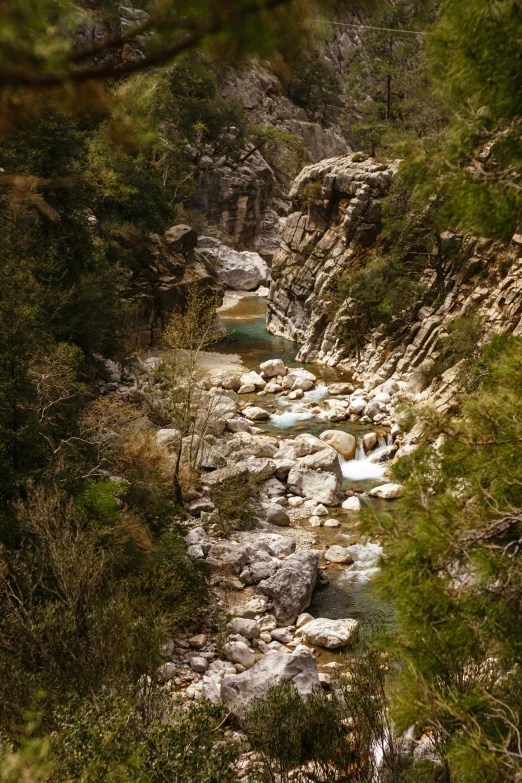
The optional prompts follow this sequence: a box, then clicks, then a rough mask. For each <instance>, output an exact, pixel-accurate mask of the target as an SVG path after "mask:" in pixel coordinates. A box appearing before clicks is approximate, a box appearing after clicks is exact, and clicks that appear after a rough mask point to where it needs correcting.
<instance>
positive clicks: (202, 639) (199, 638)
mask: <svg viewBox="0 0 522 783" xmlns="http://www.w3.org/2000/svg"><path fill="white" fill-rule="evenodd" d="M188 642H189V645H190V646H191V647H194V649H196V650H201V648H202V647H204V646H205V645H206V643H207V636H206V634H204V633H197V634H196V635H195V636H192V637H191V638H190V639H189V640H188Z"/></svg>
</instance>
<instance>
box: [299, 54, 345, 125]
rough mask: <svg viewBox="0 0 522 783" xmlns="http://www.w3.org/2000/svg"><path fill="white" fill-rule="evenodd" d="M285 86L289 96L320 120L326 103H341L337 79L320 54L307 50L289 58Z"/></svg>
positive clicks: (323, 114) (336, 105)
mask: <svg viewBox="0 0 522 783" xmlns="http://www.w3.org/2000/svg"><path fill="white" fill-rule="evenodd" d="M285 87H286V92H287V95H288V97H289V98H290V100H292V101H293V102H294V103H296V104H297V105H298V106H302V107H303V108H304V109H306V111H307V113H308V114H309V116H310V118H313V119H318V120H321V119H322V120H324V118H325V113H326V111H327V109H328V107H329V106H335V107H338V106H339V105H340V104H341V101H340V98H339V96H340V92H341V88H340V84H339V79H338V77H337V75H336V73H335V71H334V69H333V68H332V66H331V65H329V64H328V63H327V62H325V58H324V55H321V54H315V53H310V54H307V55H304V56H301V57H300V58H299V59H297V60H296V61H295V62H293V63H292V66H291V76H290V78H289V79H288V80H287V81H286V84H285Z"/></svg>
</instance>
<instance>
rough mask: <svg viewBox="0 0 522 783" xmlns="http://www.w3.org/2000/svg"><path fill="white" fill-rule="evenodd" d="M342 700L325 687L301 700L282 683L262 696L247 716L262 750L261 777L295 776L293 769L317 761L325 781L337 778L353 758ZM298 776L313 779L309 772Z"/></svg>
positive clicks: (250, 732)
mask: <svg viewBox="0 0 522 783" xmlns="http://www.w3.org/2000/svg"><path fill="white" fill-rule="evenodd" d="M340 707H341V705H340V703H339V702H338V701H337V700H332V701H329V700H328V699H327V698H326V696H325V695H324V694H323V693H322V692H319V693H317V692H314V693H312V694H310V696H308V697H307V698H306V699H302V698H301V696H300V695H299V694H298V692H297V691H296V689H295V688H294V687H293V686H292V685H288V684H286V683H283V684H281V685H277V686H275V687H274V688H272V689H271V690H270V691H269V692H268V693H267V695H266V696H263V697H261V698H260V699H258V700H257V701H256V702H255V703H254V705H253V706H252V707H251V709H250V712H249V714H248V715H247V718H246V728H247V733H248V737H249V740H250V742H251V744H252V746H253V747H254V749H255V750H256V751H257V752H258V753H260V754H261V755H262V759H263V774H262V775H261V777H260V779H261V780H262V781H265V780H266V781H270V780H274V779H277V780H281V781H282V783H287V781H289V780H291V779H292V778H293V779H295V773H294V770H295V769H296V768H297V769H299V768H300V767H302V766H304V765H305V764H307V762H311V761H312V762H313V763H314V767H315V769H314V774H319V775H320V778H319V779H320V780H324V781H325V783H330V781H332V783H333V781H338V780H339V773H340V771H341V770H343V769H346V768H347V767H348V766H349V765H350V764H351V763H353V761H354V757H353V754H352V752H351V748H350V742H349V741H348V739H347V737H346V730H345V729H344V727H343V725H342V717H343V716H342V712H341V708H340ZM297 779H298V780H303V781H306V780H310V779H313V778H309V777H308V776H307V775H306V772H305V773H304V774H303V775H302V776H301V775H300V776H299V778H297Z"/></svg>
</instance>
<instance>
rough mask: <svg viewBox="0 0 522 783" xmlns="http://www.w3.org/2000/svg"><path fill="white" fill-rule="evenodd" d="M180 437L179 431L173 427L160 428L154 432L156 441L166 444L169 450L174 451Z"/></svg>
mask: <svg viewBox="0 0 522 783" xmlns="http://www.w3.org/2000/svg"><path fill="white" fill-rule="evenodd" d="M180 438H181V432H180V431H179V430H174V429H162V430H158V431H157V432H156V442H157V443H159V444H160V445H161V446H166V447H167V449H168V450H169V451H175V449H176V447H177V446H178V444H179V441H180Z"/></svg>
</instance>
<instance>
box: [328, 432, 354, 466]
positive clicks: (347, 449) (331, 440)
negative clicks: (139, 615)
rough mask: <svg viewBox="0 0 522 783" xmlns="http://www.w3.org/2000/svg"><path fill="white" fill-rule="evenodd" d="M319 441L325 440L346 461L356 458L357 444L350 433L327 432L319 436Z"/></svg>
mask: <svg viewBox="0 0 522 783" xmlns="http://www.w3.org/2000/svg"><path fill="white" fill-rule="evenodd" d="M319 439H320V440H324V442H325V443H327V444H328V445H329V446H331V447H332V448H333V449H335V450H336V451H337V452H338V453H339V454H341V456H342V457H344V458H345V459H347V460H350V459H353V458H354V457H355V450H356V448H357V442H356V440H355V438H354V436H353V435H350V433H349V432H343V431H342V430H325V431H324V432H322V433H321V434H320V435H319Z"/></svg>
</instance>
